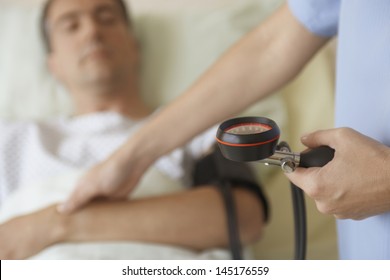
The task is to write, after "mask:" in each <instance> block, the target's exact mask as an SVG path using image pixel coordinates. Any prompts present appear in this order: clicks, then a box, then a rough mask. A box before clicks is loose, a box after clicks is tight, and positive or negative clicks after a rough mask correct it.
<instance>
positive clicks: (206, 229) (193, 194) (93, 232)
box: [56, 187, 263, 250]
mask: <svg viewBox="0 0 390 280" xmlns="http://www.w3.org/2000/svg"><path fill="white" fill-rule="evenodd" d="M234 196H235V199H236V204H237V209H238V220H239V229H240V235H241V239H242V242H243V243H249V242H253V241H255V240H257V239H258V237H259V234H260V232H261V230H262V227H263V222H262V220H263V217H262V208H261V206H260V203H259V201H258V198H257V197H255V196H254V195H253V194H252V193H251V192H249V191H247V190H245V189H235V190H234ZM60 219H63V220H62V228H63V230H61V231H59V232H60V233H61V236H58V237H57V242H56V243H58V242H69V241H72V242H83V241H85V242H88V241H104V240H106V241H107V240H122V241H126V240H127V241H140V242H151V243H162V244H171V245H177V246H184V247H189V248H192V249H195V250H201V249H205V248H210V247H225V246H227V244H228V234H227V226H226V213H225V209H224V206H223V203H222V199H221V195H220V193H219V192H218V191H217V190H216V189H215V188H214V187H200V188H197V189H194V190H190V191H184V192H182V193H178V194H173V195H167V196H163V197H156V198H148V199H140V200H132V201H122V202H100V203H93V204H91V205H89V206H87V207H86V208H84V209H81V210H80V211H78V212H76V213H74V214H71V215H70V216H67V217H66V216H64V215H62V216H61V217H60Z"/></svg>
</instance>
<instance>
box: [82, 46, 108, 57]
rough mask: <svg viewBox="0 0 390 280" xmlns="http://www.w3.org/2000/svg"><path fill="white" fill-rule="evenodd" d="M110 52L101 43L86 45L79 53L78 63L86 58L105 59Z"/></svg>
mask: <svg viewBox="0 0 390 280" xmlns="http://www.w3.org/2000/svg"><path fill="white" fill-rule="evenodd" d="M109 54H110V52H109V50H108V48H107V47H106V46H105V45H104V44H102V43H91V44H88V45H87V46H86V47H85V48H84V49H83V50H82V52H81V55H80V61H84V60H85V59H88V58H107V57H108V56H109Z"/></svg>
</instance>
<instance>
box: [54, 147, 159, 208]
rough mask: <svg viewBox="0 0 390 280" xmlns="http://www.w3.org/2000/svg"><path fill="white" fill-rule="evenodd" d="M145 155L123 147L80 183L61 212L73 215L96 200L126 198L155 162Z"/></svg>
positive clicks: (95, 167) (88, 173) (83, 177)
mask: <svg viewBox="0 0 390 280" xmlns="http://www.w3.org/2000/svg"><path fill="white" fill-rule="evenodd" d="M143 153H144V155H143V154H142V152H141V151H137V150H136V151H134V152H132V151H130V150H129V149H128V148H127V147H122V148H121V149H119V150H117V151H116V152H115V153H114V154H112V155H111V156H110V157H109V158H108V159H107V160H105V161H103V162H102V163H100V164H97V165H95V166H94V167H92V168H91V169H90V170H89V171H88V172H87V173H86V174H84V175H83V176H82V177H81V179H80V180H79V181H78V183H77V184H76V186H75V189H74V191H73V193H72V194H71V196H70V197H69V198H68V199H67V201H65V202H64V203H62V204H59V205H58V208H57V209H58V211H59V212H60V213H64V214H70V213H72V212H74V211H76V210H78V209H80V208H81V207H83V206H84V205H86V204H87V203H88V202H90V201H91V200H93V199H95V198H107V199H123V198H126V197H127V196H128V194H129V193H130V192H131V191H132V190H133V189H134V187H135V186H136V185H137V183H138V182H139V180H140V178H141V177H142V175H143V174H144V172H145V171H146V169H147V168H148V167H149V166H150V165H151V164H152V163H153V161H154V158H152V157H148V156H147V154H146V153H145V152H143ZM148 159H149V160H148Z"/></svg>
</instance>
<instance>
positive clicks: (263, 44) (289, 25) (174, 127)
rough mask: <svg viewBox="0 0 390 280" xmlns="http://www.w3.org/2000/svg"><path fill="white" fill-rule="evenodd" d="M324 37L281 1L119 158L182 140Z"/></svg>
mask: <svg viewBox="0 0 390 280" xmlns="http://www.w3.org/2000/svg"><path fill="white" fill-rule="evenodd" d="M326 41H327V39H325V38H320V37H317V36H315V35H313V34H311V33H309V32H308V31H307V30H306V29H305V28H304V27H303V26H302V25H301V24H300V23H298V22H297V20H296V19H295V18H294V17H293V15H292V14H291V12H290V11H289V9H288V7H287V5H284V6H283V7H282V8H281V9H280V10H279V11H277V12H276V13H275V14H274V15H273V16H271V17H270V18H269V19H268V20H267V21H266V22H265V23H263V24H262V25H260V26H259V27H257V28H256V29H255V30H253V31H252V32H251V33H249V34H248V35H247V36H246V37H244V38H243V39H242V40H241V41H240V42H238V43H237V44H236V45H235V46H233V47H232V48H231V49H230V50H229V51H228V52H227V53H226V54H225V55H224V56H223V57H222V58H221V59H220V60H219V61H218V62H217V63H216V64H215V65H214V66H212V67H211V68H210V69H209V70H208V71H207V72H206V73H205V74H204V75H203V76H202V77H201V78H200V79H199V80H198V81H197V82H196V83H195V84H194V85H193V86H192V87H191V88H190V89H189V90H188V91H187V92H186V93H185V94H184V95H182V96H181V97H179V98H178V99H177V100H176V101H175V102H173V103H172V104H170V105H169V106H167V108H166V109H164V110H162V111H161V112H160V113H159V114H158V115H156V116H155V118H154V119H153V120H152V121H151V122H149V123H148V124H147V125H145V126H144V127H143V128H141V130H140V132H139V133H138V134H137V135H136V136H135V137H134V138H133V139H132V140H131V141H130V142H128V143H127V146H125V147H124V149H122V150H121V152H122V153H121V155H119V158H120V157H121V156H123V157H126V155H129V157H133V158H134V157H135V155H136V154H137V153H139V154H143V155H148V156H150V157H151V160H153V159H155V158H157V157H159V156H161V155H163V154H165V153H167V152H169V151H170V150H172V149H174V148H175V147H178V146H180V145H182V144H184V143H185V142H187V141H188V140H189V139H191V138H192V137H193V136H194V135H196V134H198V133H200V132H201V131H203V130H205V129H206V128H208V127H210V126H212V125H214V124H216V123H218V122H220V121H222V120H223V119H226V118H228V117H229V116H232V115H234V114H236V113H238V112H240V111H242V110H243V109H245V108H246V107H247V106H249V105H250V104H252V103H253V102H255V101H257V100H260V99H261V98H263V97H265V96H267V95H268V94H270V93H272V92H274V91H275V90H277V89H278V88H280V87H282V86H283V85H285V84H286V83H287V82H289V81H290V80H291V79H292V78H293V77H295V76H296V75H297V74H298V73H299V71H300V70H301V69H302V68H303V66H304V65H305V64H306V63H307V61H309V60H310V58H311V57H312V56H313V55H314V54H315V53H316V52H317V50H319V49H320V48H321V47H322V46H323V45H324V44H325V43H326ZM162 140H164V141H162ZM134 147H136V148H134ZM135 149H136V150H137V151H134V150H135ZM145 160H146V161H147V160H148V159H145Z"/></svg>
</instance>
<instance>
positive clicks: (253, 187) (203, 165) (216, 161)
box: [192, 146, 269, 221]
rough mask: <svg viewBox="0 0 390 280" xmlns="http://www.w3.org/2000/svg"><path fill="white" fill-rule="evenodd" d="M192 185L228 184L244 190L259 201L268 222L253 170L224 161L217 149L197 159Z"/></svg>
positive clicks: (265, 204) (264, 199) (263, 196)
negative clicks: (251, 193)
mask: <svg viewBox="0 0 390 280" xmlns="http://www.w3.org/2000/svg"><path fill="white" fill-rule="evenodd" d="M193 170H194V171H193V176H192V177H193V185H194V186H199V185H207V184H208V185H210V184H212V185H217V186H218V185H221V183H222V182H228V183H230V185H231V186H232V187H233V188H236V187H237V188H245V189H247V190H249V191H251V192H253V194H254V195H255V196H257V197H258V199H259V200H260V202H261V204H262V206H263V209H264V217H265V221H268V217H269V206H268V202H267V199H266V197H265V195H264V193H263V191H262V188H261V185H260V184H259V182H258V181H257V179H256V176H255V175H254V173H253V170H252V169H251V167H250V166H249V165H248V164H247V163H243V162H236V161H231V160H228V159H226V158H225V157H224V156H223V155H222V153H221V152H220V150H219V149H218V147H216V146H215V147H214V148H213V151H212V152H211V153H209V154H207V155H206V156H204V157H203V158H201V159H199V160H198V161H197V162H196V163H195V166H194V169H193Z"/></svg>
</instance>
